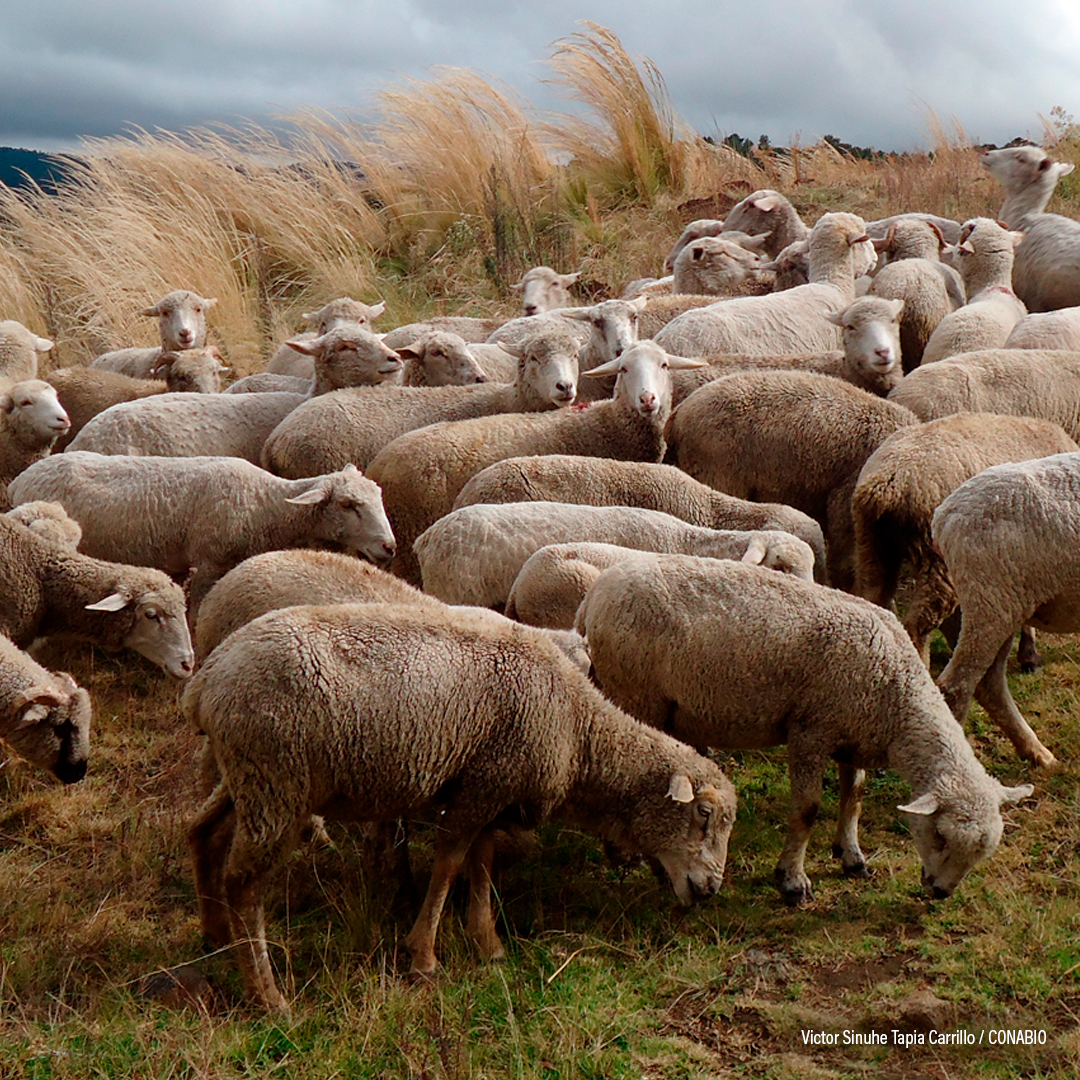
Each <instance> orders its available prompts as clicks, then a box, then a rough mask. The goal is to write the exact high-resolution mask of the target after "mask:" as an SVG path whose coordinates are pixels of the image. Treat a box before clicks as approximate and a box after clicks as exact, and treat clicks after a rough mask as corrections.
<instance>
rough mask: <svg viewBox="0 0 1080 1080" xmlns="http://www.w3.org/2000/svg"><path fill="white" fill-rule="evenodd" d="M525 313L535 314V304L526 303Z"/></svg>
mask: <svg viewBox="0 0 1080 1080" xmlns="http://www.w3.org/2000/svg"><path fill="white" fill-rule="evenodd" d="M525 314H526V315H535V314H536V305H535V304H526V305H525Z"/></svg>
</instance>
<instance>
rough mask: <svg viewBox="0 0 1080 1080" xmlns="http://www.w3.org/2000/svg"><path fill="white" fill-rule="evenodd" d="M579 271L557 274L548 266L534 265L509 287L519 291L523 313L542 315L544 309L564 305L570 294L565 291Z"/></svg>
mask: <svg viewBox="0 0 1080 1080" xmlns="http://www.w3.org/2000/svg"><path fill="white" fill-rule="evenodd" d="M579 277H581V273H580V272H578V273H576V274H557V273H555V271H554V270H552V269H551V267H549V266H534V267H533V268H532V269H531V270H530V271H529V272H528V273H527V274H526V275H525V276H524V277H523V278H522V279H521V280H520V281H519V282H518V283H517V284H516V285H511V286H510V288H511V289H513V290H514V291H515V292H520V293H521V310H522V314H524V315H542V314H543V313H544V312H545V311H554V310H555V308H561V307H566V306H567V305H568V304H569V303H570V294H569V293H568V292H567V291H566V290H567V289H568V288H569V287H570V286H571V285H573V284H574V282H575V281H577V279H578V278H579Z"/></svg>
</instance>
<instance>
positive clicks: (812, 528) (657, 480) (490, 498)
mask: <svg viewBox="0 0 1080 1080" xmlns="http://www.w3.org/2000/svg"><path fill="white" fill-rule="evenodd" d="M541 500H542V501H544V502H561V503H582V504H584V505H586V506H637V507H641V508H642V509H643V510H659V511H660V512H661V513H664V514H671V515H672V516H673V517H677V518H682V520H683V521H686V522H688V523H689V524H691V525H700V526H701V527H702V528H706V529H747V530H752V529H758V530H761V529H779V530H780V531H782V532H788V533H791V534H792V536H797V537H798V538H799V539H800V540H804V541H805V542H806V543H807V544H809V545H810V547H811V548H812V549H813V552H814V570H815V572H818V571H820V572H821V574H822V576H824V570H825V541H824V538H823V537H822V534H821V526H820V525H818V523H817V522H816V521H814V519H813V518H812V517H810V515H809V514H804V513H802V512H801V511H799V510H794V509H792V507H790V506H781V505H779V504H777V503H760V502H748V501H747V500H745V499H735V498H732V496H730V495H725V494H723V492H720V491H716V490H715V489H713V488H710V487H708V486H706V485H705V484H701V483H698V481H697V480H694V479H693V478H692V477H690V476H687V474H686V473H685V472H683V470H682V469H676V468H675V467H674V466H672V465H661V464H658V463H656V462H651V461H616V460H614V459H612V458H599V457H575V456H573V455H570V454H544V455H542V456H539V457H515V458H507V459H506V460H505V461H499V462H496V463H495V464H494V465H489V466H488V467H487V468H486V469H483V470H482V471H481V472H479V473H477V474H476V475H475V476H474V477H473V478H472V479H471V480H470V481H469V482H468V483H467V484H466V485H465V486H464V487H463V488H462V489H461V493H460V494H459V495H458V497H457V499H456V500H455V501H454V507H453V508H454V509H455V510H460V509H461V508H462V507H463V506H473V505H475V504H476V503H508V502H529V501H541Z"/></svg>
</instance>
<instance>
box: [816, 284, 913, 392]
mask: <svg viewBox="0 0 1080 1080" xmlns="http://www.w3.org/2000/svg"><path fill="white" fill-rule="evenodd" d="M903 307H904V301H903V300H885V299H882V298H880V297H876V296H863V297H860V298H859V299H858V300H856V301H855V303H854V304H851V305H850V306H848V307H847V308H845V309H844V310H843V311H842V312H840V313H839V314H833V315H827V316H826V318H827V319H828V320H829V322H831V323H834V324H835V325H836V326H839V327H840V329H841V330H842V331H843V335H844V362H845V364H846V366H847V368H848V370H849V371H850V372H851V373H852V374H854V375H856V376H858V378H859V380H860V382H861V383H863V384H864V385H865V386H866V387H867V388H868V389H872V390H873V391H874V393H877V394H881V395H882V396H884V395H885V394H888V392H889V391H890V390H891V389H892V388H893V387H894V386H896V385H897V383H899V382H900V380H901V378H903V374H904V373H903V369H902V368H901V366H900V312H901V311H902V310H903Z"/></svg>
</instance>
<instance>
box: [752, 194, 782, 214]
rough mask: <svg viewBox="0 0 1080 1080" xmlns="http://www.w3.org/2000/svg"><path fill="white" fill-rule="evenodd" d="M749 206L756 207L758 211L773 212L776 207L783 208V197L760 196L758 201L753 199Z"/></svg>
mask: <svg viewBox="0 0 1080 1080" xmlns="http://www.w3.org/2000/svg"><path fill="white" fill-rule="evenodd" d="M750 205H751V206H754V207H756V208H757V209H758V210H766V211H767V210H775V209H776V208H777V207H778V206H783V205H784V203H783V196H781V195H762V196H761V198H760V199H755V200H754V201H753V202H752V203H751V204H750Z"/></svg>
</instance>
